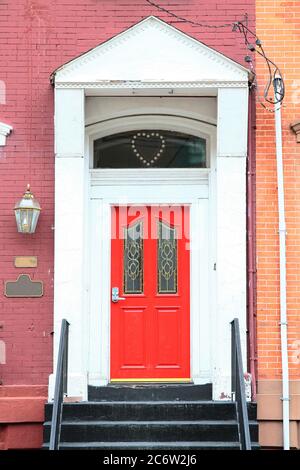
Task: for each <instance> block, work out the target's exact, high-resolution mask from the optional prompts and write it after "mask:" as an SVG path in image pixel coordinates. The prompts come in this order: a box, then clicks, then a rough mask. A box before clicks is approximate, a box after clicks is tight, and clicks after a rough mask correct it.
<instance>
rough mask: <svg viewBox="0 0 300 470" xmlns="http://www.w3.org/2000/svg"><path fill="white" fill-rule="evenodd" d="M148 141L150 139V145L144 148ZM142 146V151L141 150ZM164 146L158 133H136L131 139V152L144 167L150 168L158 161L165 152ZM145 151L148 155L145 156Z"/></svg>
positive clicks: (162, 138)
mask: <svg viewBox="0 0 300 470" xmlns="http://www.w3.org/2000/svg"><path fill="white" fill-rule="evenodd" d="M148 139H151V140H150V141H149V144H152V145H149V146H148V145H146V146H145V143H146V144H147V140H148ZM145 140H146V142H145ZM143 146H144V149H142V147H143ZM165 146H166V141H165V139H164V137H163V136H162V135H161V134H160V133H159V132H152V131H148V132H137V133H136V134H134V136H133V137H132V139H131V147H132V151H133V152H134V153H135V155H136V157H137V158H138V160H140V162H141V163H142V164H143V165H144V166H146V167H149V166H152V165H153V164H154V163H156V162H157V161H158V160H159V159H160V157H161V156H162V154H163V152H164V150H165ZM153 148H154V150H153ZM145 150H148V151H149V155H145Z"/></svg>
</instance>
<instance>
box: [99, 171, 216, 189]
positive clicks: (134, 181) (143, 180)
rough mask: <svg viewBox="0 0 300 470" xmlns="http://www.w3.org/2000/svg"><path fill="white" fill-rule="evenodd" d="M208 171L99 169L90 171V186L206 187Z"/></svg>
mask: <svg viewBox="0 0 300 470" xmlns="http://www.w3.org/2000/svg"><path fill="white" fill-rule="evenodd" d="M208 175H209V170H207V169H203V170H202V169H198V168H184V169H177V168H147V169H146V168H136V169H132V170H126V169H115V170H111V169H101V170H100V169H99V170H91V185H92V187H93V186H99V185H101V186H114V185H117V186H124V185H129V186H137V185H141V184H149V183H150V184H151V185H152V186H153V185H167V186H169V185H174V184H181V185H182V184H189V185H206V186H207V183H208Z"/></svg>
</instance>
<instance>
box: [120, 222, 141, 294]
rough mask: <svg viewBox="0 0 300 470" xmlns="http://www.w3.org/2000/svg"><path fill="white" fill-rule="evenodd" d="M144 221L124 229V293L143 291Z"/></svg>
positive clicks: (139, 292)
mask: <svg viewBox="0 0 300 470" xmlns="http://www.w3.org/2000/svg"><path fill="white" fill-rule="evenodd" d="M142 230H143V225H142V222H138V223H136V224H134V225H132V226H131V227H128V228H126V229H124V289H123V290H124V294H141V293H142V292H143V239H142Z"/></svg>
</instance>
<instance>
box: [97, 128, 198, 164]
mask: <svg viewBox="0 0 300 470" xmlns="http://www.w3.org/2000/svg"><path fill="white" fill-rule="evenodd" d="M206 167H207V149H206V140H205V139H203V138H201V137H196V136H194V135H188V134H183V133H180V132H173V131H165V130H138V131H130V132H122V133H119V134H114V135H110V136H106V137H102V138H100V139H97V140H95V141H94V168H206Z"/></svg>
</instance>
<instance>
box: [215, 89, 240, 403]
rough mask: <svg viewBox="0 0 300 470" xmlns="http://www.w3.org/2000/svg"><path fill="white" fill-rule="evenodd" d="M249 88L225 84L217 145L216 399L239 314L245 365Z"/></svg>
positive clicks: (226, 381) (226, 378) (221, 393)
mask: <svg viewBox="0 0 300 470" xmlns="http://www.w3.org/2000/svg"><path fill="white" fill-rule="evenodd" d="M247 96H248V90H247V89H243V90H242V89H220V90H219V93H218V148H217V163H216V168H217V177H216V187H217V188H216V191H217V214H216V225H217V227H216V239H217V260H216V261H217V263H216V269H217V312H216V313H217V314H216V317H215V325H214V334H213V341H214V371H213V375H214V378H213V382H214V383H213V385H214V386H213V391H214V399H216V400H217V399H220V398H228V397H230V395H231V346H230V341H231V325H230V322H231V321H232V320H233V318H234V317H237V318H239V323H240V329H241V342H242V352H243V361H244V370H246V367H247V364H246V318H247V313H246V155H247V122H248V109H247V103H248V101H247Z"/></svg>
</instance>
